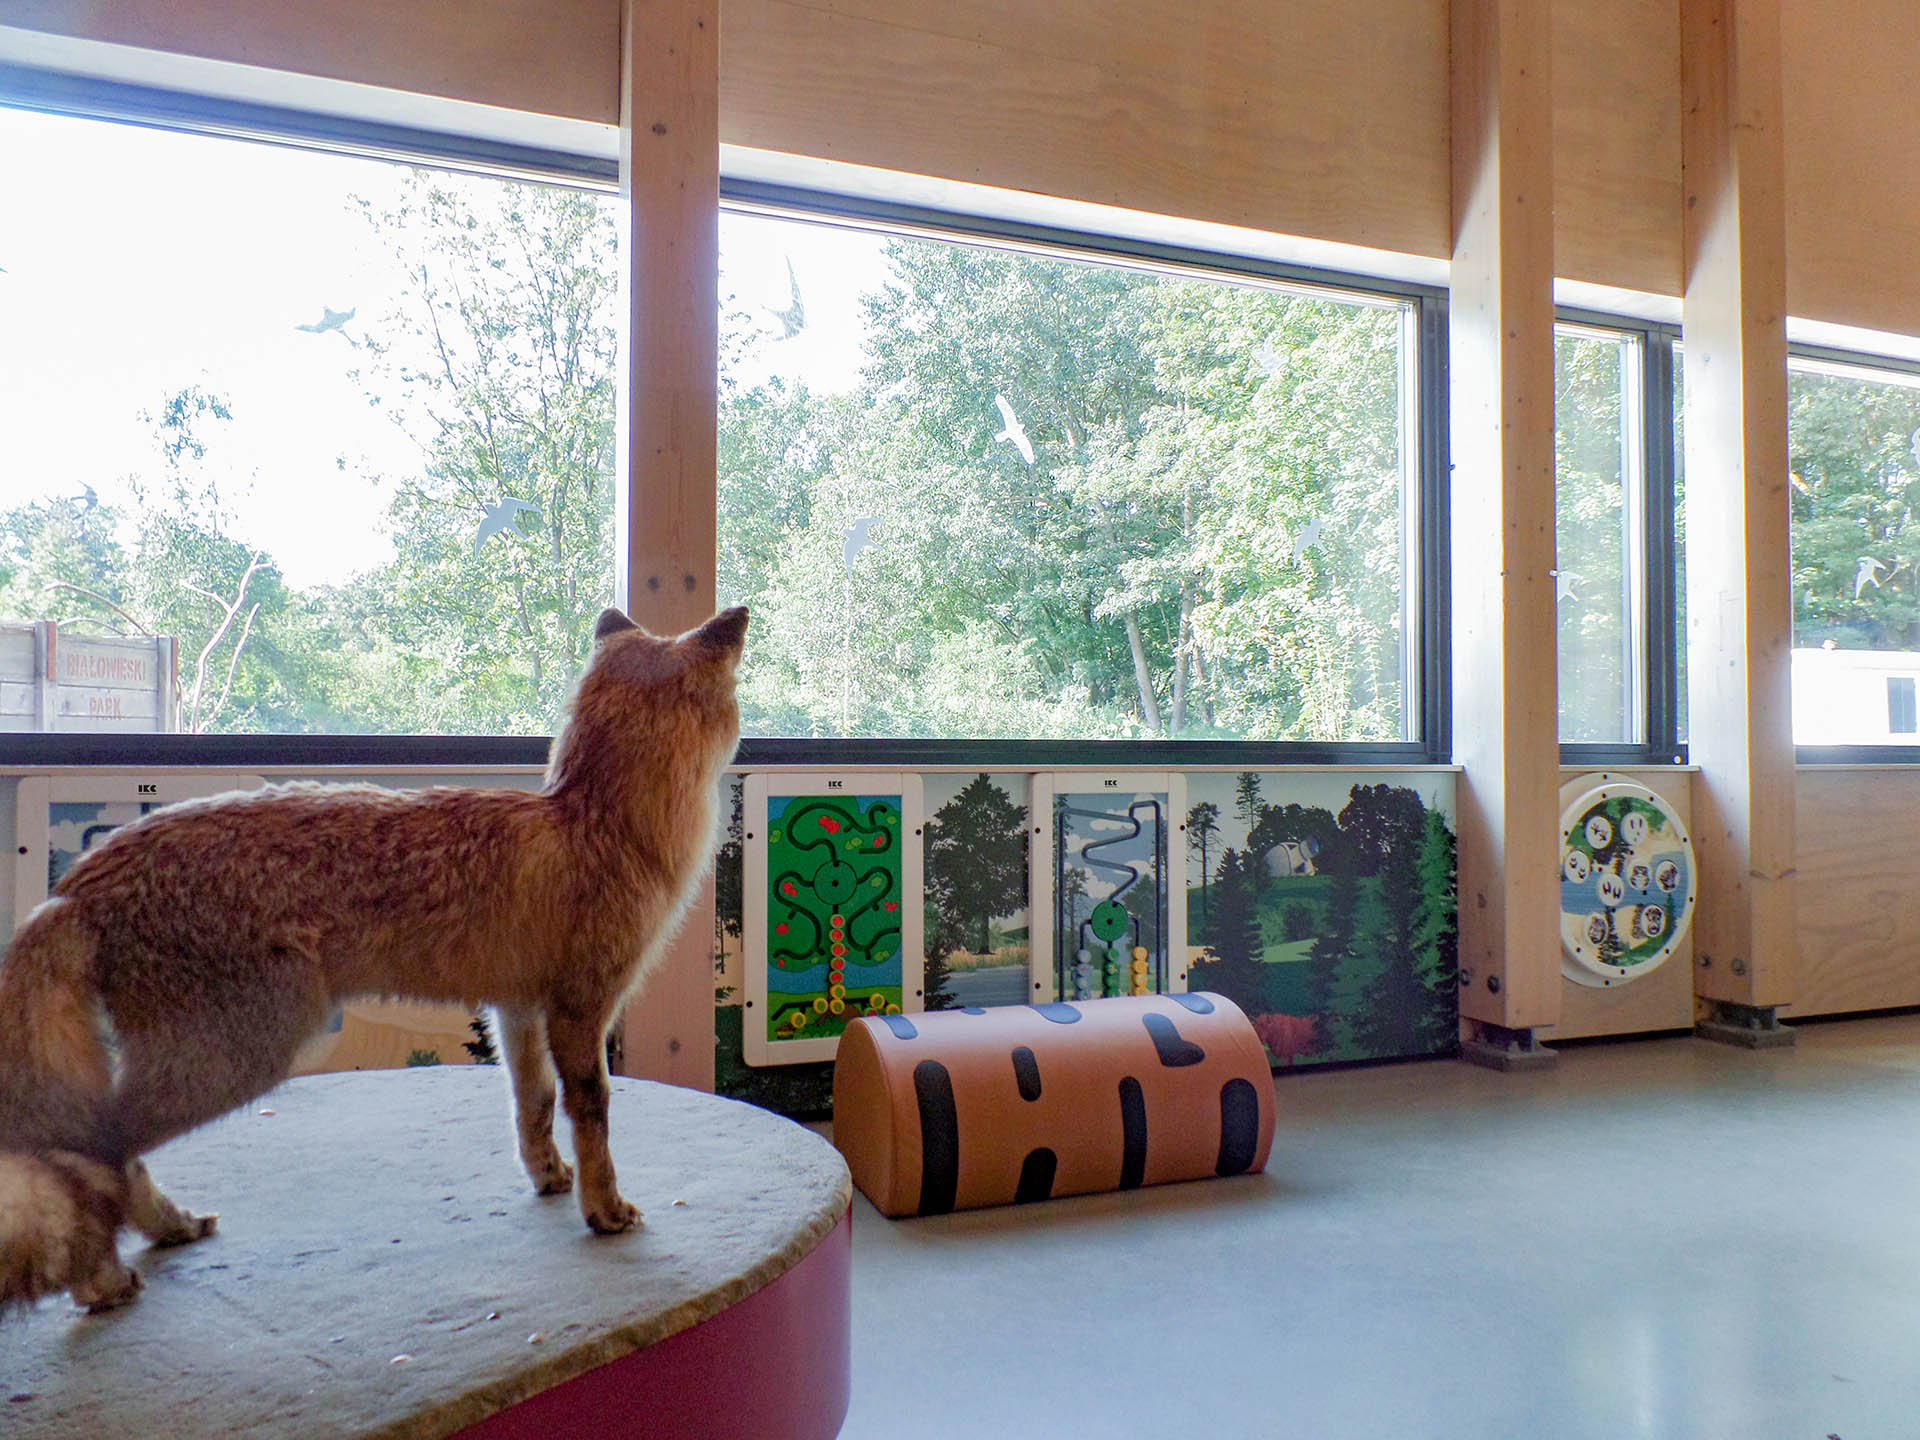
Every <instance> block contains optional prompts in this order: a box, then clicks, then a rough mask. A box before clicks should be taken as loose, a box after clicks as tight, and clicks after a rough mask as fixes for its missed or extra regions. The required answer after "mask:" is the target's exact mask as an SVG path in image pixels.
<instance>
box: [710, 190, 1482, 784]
mask: <svg viewBox="0 0 1920 1440" xmlns="http://www.w3.org/2000/svg"><path fill="white" fill-rule="evenodd" d="M720 204H721V208H722V209H723V210H726V209H729V208H731V209H735V210H739V211H743V212H748V213H755V214H769V215H775V216H778V215H782V214H785V215H788V216H791V217H793V218H795V219H801V220H806V219H813V220H817V221H826V222H839V223H843V224H850V225H856V226H862V227H865V228H870V229H874V230H877V231H880V232H882V233H892V234H904V235H913V236H917V237H921V238H926V239H933V240H941V239H945V240H948V241H952V242H957V243H969V242H972V243H986V244H995V243H997V244H1000V245H1004V246H1008V247H1012V248H1017V249H1022V250H1026V251H1030V252H1031V251H1038V252H1049V253H1053V254H1057V255H1059V256H1060V257H1061V258H1063V259H1076V258H1078V259H1084V260H1089V261H1092V262H1094V263H1098V262H1100V261H1101V260H1108V261H1122V262H1133V263H1137V264H1143V265H1146V266H1150V267H1155V268H1165V269H1168V270H1175V271H1185V272H1188V273H1211V274H1213V275H1216V276H1218V277H1220V278H1221V279H1222V280H1223V281H1228V282H1231V281H1232V280H1234V279H1252V280H1265V281H1274V282H1278V283H1281V284H1286V285H1298V286H1302V287H1309V288H1314V289H1323V290H1328V291H1333V292H1344V293H1346V294H1359V295H1371V296H1378V297H1380V298H1382V299H1385V300H1390V301H1393V302H1396V303H1404V304H1407V305H1409V306H1410V307H1411V310H1412V314H1413V325H1414V336H1413V344H1414V349H1415V354H1414V366H1415V391H1414V403H1415V406H1416V411H1417V413H1416V414H1415V415H1414V416H1413V417H1411V421H1412V423H1411V424H1410V425H1409V426H1408V430H1409V432H1410V433H1411V435H1412V436H1413V440H1414V444H1415V446H1416V448H1417V451H1418V454H1417V456H1416V457H1415V468H1414V475H1415V485H1416V490H1417V494H1416V497H1415V501H1414V504H1415V513H1414V514H1413V515H1412V516H1409V517H1403V518H1404V519H1409V520H1411V521H1412V524H1413V529H1414V533H1415V534H1416V536H1417V546H1416V548H1417V551H1418V554H1417V558H1416V561H1415V563H1416V566H1417V569H1418V576H1417V588H1418V594H1417V596H1416V597H1413V598H1414V600H1415V605H1414V613H1415V614H1416V616H1417V619H1418V625H1417V631H1418V633H1417V634H1416V635H1414V636H1412V637H1410V638H1411V641H1412V644H1413V646H1414V647H1415V658H1414V663H1413V665H1412V666H1411V667H1408V668H1410V670H1411V673H1412V675H1413V676H1414V677H1415V678H1416V680H1417V683H1416V685H1415V687H1414V688H1415V691H1416V693H1415V694H1412V695H1409V696H1408V697H1407V703H1408V705H1409V707H1410V708H1412V709H1413V711H1414V712H1415V714H1416V715H1417V718H1418V722H1419V730H1418V738H1416V739H1412V740H1402V741H1374V742H1344V743H1334V742H1324V741H1310V740H1062V739H1027V740H1020V739H994V740H965V739H918V738H868V739H861V738H838V737H836V738H830V739H828V738H823V739H803V738H795V737H773V736H766V737H761V736H749V737H746V738H743V739H742V740H741V742H740V752H739V760H738V763H739V764H740V765H742V766H747V767H752V766H763V767H765V766H783V765H891V766H900V767H905V768H911V767H913V766H916V765H940V766H946V765H966V766H975V765H978V766H981V767H983V768H988V769H1002V770H1009V769H1038V770H1045V769H1050V768H1053V767H1055V766H1060V765H1103V766H1135V767H1145V766H1151V767H1158V768H1179V767H1182V766H1212V765H1234V766H1238V767H1241V768H1260V767H1278V766H1287V765H1322V766H1324V765H1353V766H1362V765H1367V766H1378V765H1400V766H1417V765H1446V764H1451V763H1452V760H1453V737H1452V716H1451V710H1452V706H1451V699H1450V689H1449V677H1450V657H1451V642H1450V638H1449V630H1450V625H1451V614H1450V607H1449V604H1448V596H1449V595H1450V594H1451V589H1450V585H1451V577H1450V572H1449V557H1448V543H1449V542H1448V523H1447V520H1448V501H1447V493H1446V485H1445V483H1444V480H1445V477H1446V476H1447V474H1448V473H1449V470H1450V465H1449V462H1448V455H1447V424H1448V391H1447V292H1446V291H1445V290H1444V289H1442V288H1440V287H1438V286H1432V285H1421V284H1418V283H1415V282H1410V281H1397V280H1387V279H1381V278H1379V277H1375V276H1365V275H1355V274H1350V273H1347V272H1344V271H1332V270H1325V269H1318V268H1314V267H1310V266H1304V265H1293V264H1287V263H1284V262H1280V261H1274V260H1267V259H1262V258H1258V257H1253V256H1245V255H1232V254H1228V253H1225V252H1221V251H1213V250H1201V249H1195V248H1191V247H1186V246H1179V245H1171V244H1165V243H1161V242H1157V241H1149V240H1139V239H1133V238H1128V237H1124V236H1117V235H1110V234H1102V233H1099V232H1095V231H1085V230H1073V229H1067V228H1064V227H1057V226H1050V225H1041V224H1036V223H1032V222H1028V221H1016V220H1004V219H997V218H993V217H989V216H982V215H977V214H969V213H966V212H961V211H952V210H941V209H936V208H932V207H928V206H923V205H908V204H899V203H894V202H889V201H882V200H873V199H868V198H864V197H852V196H848V195H844V194H838V193H834V192H829V191H821V190H811V189H805V188H802V187H797V186H788V185H775V184H768V183H765V182H759V181H746V180H738V179H729V178H727V177H725V176H722V177H721V182H720Z"/></svg>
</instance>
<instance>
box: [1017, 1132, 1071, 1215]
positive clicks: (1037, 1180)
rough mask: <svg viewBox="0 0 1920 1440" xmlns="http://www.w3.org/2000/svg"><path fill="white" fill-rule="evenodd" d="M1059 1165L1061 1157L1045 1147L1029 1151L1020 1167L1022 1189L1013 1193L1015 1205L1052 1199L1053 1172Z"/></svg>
mask: <svg viewBox="0 0 1920 1440" xmlns="http://www.w3.org/2000/svg"><path fill="white" fill-rule="evenodd" d="M1059 1163H1060V1162H1059V1157H1057V1156H1056V1155H1055V1154H1054V1153H1053V1151H1051V1150H1049V1149H1047V1147H1046V1146H1044V1145H1042V1146H1041V1147H1040V1148H1039V1149H1038V1150H1030V1151H1028V1152H1027V1158H1026V1159H1025V1160H1024V1161H1022V1162H1021V1165H1020V1188H1019V1189H1017V1190H1015V1191H1014V1192H1013V1203H1014V1204H1016V1205H1031V1204H1032V1203H1033V1202H1034V1201H1035V1200H1049V1199H1051V1198H1052V1197H1053V1172H1054V1170H1055V1169H1056V1168H1057V1167H1058V1166H1059Z"/></svg>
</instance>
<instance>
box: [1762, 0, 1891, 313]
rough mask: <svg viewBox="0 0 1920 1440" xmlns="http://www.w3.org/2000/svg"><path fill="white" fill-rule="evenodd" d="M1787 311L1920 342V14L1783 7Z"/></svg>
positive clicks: (1870, 6) (1873, 4) (1855, 6)
mask: <svg viewBox="0 0 1920 1440" xmlns="http://www.w3.org/2000/svg"><path fill="white" fill-rule="evenodd" d="M1781 28H1782V33H1783V39H1784V47H1783V57H1782V67H1781V68H1782V73H1783V84H1784V112H1785V131H1786V168H1787V305H1788V309H1789V311H1790V312H1791V313H1792V314H1794V315H1797V316H1801V317H1803V318H1806V319H1810V320H1824V321H1829V322H1832V323H1835V324H1842V325H1861V326H1866V327H1868V328H1870V329H1876V330H1892V331H1896V332H1899V333H1901V334H1911V335H1920V285H1916V284H1915V283H1914V280H1913V274H1912V265H1911V258H1912V256H1913V255H1914V254H1915V253H1916V251H1920V149H1916V147H1915V145H1914V138H1913V137H1914V135H1915V134H1916V133H1920V85H1915V84H1914V78H1913V68H1914V62H1915V60H1916V58H1920V5H1915V4H1914V3H1913V0H1847V3H1845V4H1843V5H1823V4H1815V3H1813V0H1787V3H1786V4H1785V5H1784V6H1783V7H1782V16H1781Z"/></svg>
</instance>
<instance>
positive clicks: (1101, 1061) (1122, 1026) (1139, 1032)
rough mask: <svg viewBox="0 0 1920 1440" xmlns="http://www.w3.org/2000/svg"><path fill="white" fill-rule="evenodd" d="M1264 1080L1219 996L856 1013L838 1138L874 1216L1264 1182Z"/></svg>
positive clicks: (1262, 1061)
mask: <svg viewBox="0 0 1920 1440" xmlns="http://www.w3.org/2000/svg"><path fill="white" fill-rule="evenodd" d="M1273 1114H1274V1112H1273V1075H1272V1072H1271V1070H1270V1069H1269V1066H1268V1062H1267V1055H1266V1051H1265V1050H1264V1049H1263V1048H1262V1047H1261V1044H1260V1040H1259V1038H1258V1037H1257V1036H1256V1035H1255V1034H1254V1033H1253V1027H1252V1026H1251V1025H1250V1024H1248V1023H1247V1017H1246V1016H1245V1015H1244V1014H1242V1013H1241V1011H1240V1008H1239V1007H1238V1006H1237V1005H1235V1004H1234V1003H1233V1002H1232V1001H1231V1000H1228V999H1227V998H1226V997H1225V996H1221V995H1213V994H1206V993H1195V994H1191V995H1137V996H1120V997H1116V998H1113V999H1106V1000H1076V1001H1073V1002H1071V1003H1067V1002H1062V1003H1058V1004H1052V1005H1004V1006H996V1007H994V1008H992V1009H984V1010H983V1009H978V1008H975V1007H971V1006H970V1007H968V1008H967V1009H964V1010H938V1011H929V1012H927V1013H924V1014H918V1015H885V1016H862V1017H861V1018H860V1019H858V1020H855V1021H854V1022H853V1023H852V1024H850V1025H849V1026H847V1030H846V1033H845V1034H844V1035H842V1036H841V1037H840V1050H839V1056H838V1058H837V1060H836V1062H835V1066H834V1073H833V1138H834V1143H835V1144H836V1145H838V1146H839V1147H840V1153H841V1154H843V1155H844V1156H846V1159H847V1168H848V1169H850V1170H851V1171H852V1172H853V1183H854V1184H855V1185H857V1186H859V1187H860V1191H861V1193H862V1194H864V1195H865V1196H866V1197H867V1198H868V1199H869V1200H871V1201H872V1202H873V1204H874V1208H876V1209H877V1210H879V1211H880V1212H881V1214H883V1215H893V1216H900V1215H939V1214H944V1213H945V1212H947V1211H949V1210H967V1209H972V1208H974V1207H976V1206H981V1205H1007V1204H1024V1203H1026V1202H1027V1201H1030V1200H1046V1199H1049V1198H1051V1197H1054V1196H1058V1195H1084V1194H1088V1193H1091V1192H1093V1191H1097V1190H1131V1189H1135V1188H1137V1187H1139V1186H1142V1185H1159V1184H1164V1183H1166V1182H1167V1181H1171V1180H1198V1179H1202V1178H1205V1177H1208V1176H1214V1175H1240V1174H1244V1173H1246V1172H1248V1171H1254V1170H1263V1169H1265V1168H1266V1164H1267V1152H1268V1151H1269V1150H1270V1149H1271V1148H1272V1146H1273Z"/></svg>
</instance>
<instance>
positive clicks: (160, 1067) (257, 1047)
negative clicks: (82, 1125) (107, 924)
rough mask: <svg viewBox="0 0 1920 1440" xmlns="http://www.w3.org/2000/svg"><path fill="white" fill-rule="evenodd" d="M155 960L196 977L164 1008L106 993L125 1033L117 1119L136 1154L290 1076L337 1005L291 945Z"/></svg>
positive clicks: (163, 968) (160, 968)
mask: <svg viewBox="0 0 1920 1440" xmlns="http://www.w3.org/2000/svg"><path fill="white" fill-rule="evenodd" d="M151 965H152V968H153V970H154V971H155V972H157V973H163V974H172V975H176V976H191V977H192V982H193V984H192V988H191V989H184V987H183V990H184V993H182V994H180V995H179V996H177V997H176V999H175V1001H174V1003H171V1004H168V1005H164V1006H157V1005H151V1004H144V1003H129V1001H128V1000H127V999H126V998H124V997H122V996H121V995H119V994H117V993H115V992H113V991H109V993H108V995H107V997H106V998H107V1009H108V1013H109V1015H110V1016H111V1017H112V1019H113V1023H114V1028H115V1030H116V1032H117V1033H118V1035H119V1040H120V1074H119V1077H118V1078H117V1080H116V1082H115V1084H114V1093H113V1119H114V1122H115V1123H116V1124H117V1126H118V1127H119V1132H120V1135H121V1137H122V1141H123V1143H124V1144H125V1147H126V1150H125V1153H126V1154H127V1155H129V1156H139V1155H144V1154H146V1153H147V1152H148V1151H150V1150H152V1149H154V1148H155V1147H157V1146H160V1145H164V1144H165V1143H166V1142H167V1141H169V1140H171V1139H173V1138H174V1136H176V1135H184V1134H185V1133H186V1132H187V1131H189V1130H192V1129H194V1128H195V1127H196V1126H200V1125H204V1124H206V1122H207V1121H209V1120H212V1119H214V1118H216V1117H217V1116H220V1115H224V1114H226V1113H227V1111H229V1110H231V1109H233V1108H234V1107H235V1106H237V1105H244V1104H246V1103H247V1101H249V1100H252V1099H254V1098H255V1097H256V1096H259V1095H262V1094H265V1093H266V1092H267V1091H268V1090H271V1089H272V1088H273V1087H274V1086H275V1085H278V1084H279V1083H280V1082H281V1081H282V1080H284V1079H286V1078H287V1071H288V1070H290V1069H291V1068H292V1066H293V1057H294V1055H295V1054H296V1053H297V1052H298V1050H299V1049H300V1045H301V1043H302V1042H303V1041H305V1040H306V1039H307V1038H308V1037H310V1036H311V1035H312V1034H313V1033H314V1032H315V1031H317V1030H318V1029H319V1028H320V1026H321V1025H322V1024H323V1023H324V1022H325V1020H326V1016H327V1007H328V1003H329V1002H328V996H327V993H326V990H325V988H324V985H323V984H322V982H321V980H320V978H319V975H318V974H317V973H316V972H317V968H318V967H317V966H315V965H313V964H312V963H311V962H309V961H308V960H307V959H306V957H305V955H304V953H303V952H301V951H299V950H296V949H293V948H291V947H281V946H273V947H267V948H265V949H263V950H261V951H258V952H251V951H244V950H236V951H235V952H233V953H231V954H224V955H209V956H196V957H192V958H187V957H171V956H164V957H158V958H156V959H155V960H154V961H152V962H151ZM128 968H129V969H130V970H131V969H134V968H136V967H134V966H131V965H130V966H129V967H128Z"/></svg>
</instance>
